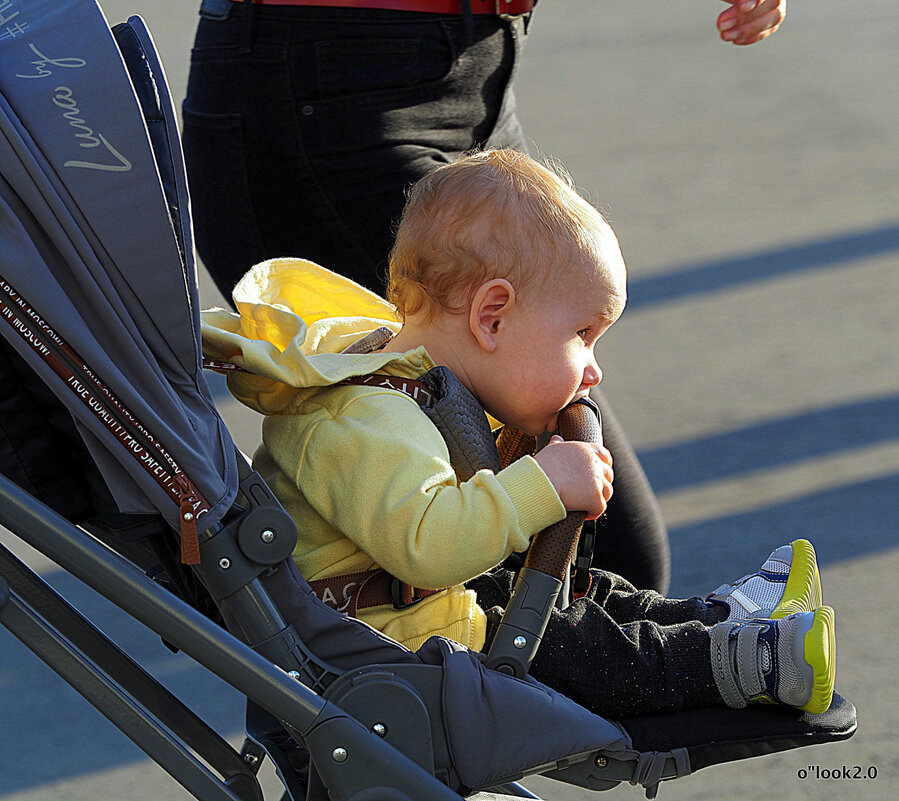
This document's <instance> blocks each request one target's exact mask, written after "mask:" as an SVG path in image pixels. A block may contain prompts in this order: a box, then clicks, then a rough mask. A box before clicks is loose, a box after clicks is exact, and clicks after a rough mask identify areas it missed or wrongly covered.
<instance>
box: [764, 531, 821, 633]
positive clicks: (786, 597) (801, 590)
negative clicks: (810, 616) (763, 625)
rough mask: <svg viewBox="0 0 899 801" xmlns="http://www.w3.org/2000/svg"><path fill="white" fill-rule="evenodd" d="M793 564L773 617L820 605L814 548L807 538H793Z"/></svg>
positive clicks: (804, 610) (772, 614)
mask: <svg viewBox="0 0 899 801" xmlns="http://www.w3.org/2000/svg"><path fill="white" fill-rule="evenodd" d="M790 545H791V546H792V547H793V564H792V566H791V568H790V576H789V578H788V579H787V586H786V587H785V588H784V594H783V598H781V600H780V603H779V604H778V605H777V606H776V607H774V611H773V612H772V613H771V617H772V618H773V619H775V620H776V619H777V618H781V617H786V616H787V615H792V614H793V613H794V612H812V611H814V610H815V609H817V608H818V607H819V606H821V603H822V599H821V576H820V574H819V573H818V560H817V558H816V556H815V549H814V547H813V546H812V544H811V543H810V542H809V541H808V540H794V541H793V542H791V543H790Z"/></svg>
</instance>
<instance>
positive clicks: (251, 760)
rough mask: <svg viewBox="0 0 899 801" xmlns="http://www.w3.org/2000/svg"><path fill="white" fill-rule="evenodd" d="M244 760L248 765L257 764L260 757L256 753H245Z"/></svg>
mask: <svg viewBox="0 0 899 801" xmlns="http://www.w3.org/2000/svg"><path fill="white" fill-rule="evenodd" d="M243 761H244V762H246V763H247V764H248V765H255V764H256V763H257V762H258V761H259V757H258V756H256V754H244V755H243Z"/></svg>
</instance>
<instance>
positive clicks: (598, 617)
mask: <svg viewBox="0 0 899 801" xmlns="http://www.w3.org/2000/svg"><path fill="white" fill-rule="evenodd" d="M710 645H711V639H710V629H709V628H707V627H706V626H704V625H703V624H702V623H699V622H687V623H680V624H677V625H672V626H662V625H659V624H658V623H654V622H650V621H646V620H643V621H638V622H632V623H626V624H624V625H619V624H618V623H616V622H615V621H614V620H613V619H612V618H611V616H610V615H609V614H608V612H607V611H606V610H605V609H603V608H602V607H601V606H599V605H598V604H596V603H594V602H593V601H592V600H590V599H588V598H581V599H580V600H577V601H575V602H574V603H573V604H571V605H570V606H569V607H568V608H566V609H564V610H562V611H558V610H553V614H552V618H551V619H550V621H549V625H548V626H547V629H546V634H545V635H544V638H543V642H542V643H541V645H540V648H539V650H538V651H537V656H536V658H535V659H534V662H533V664H532V665H531V675H532V676H533V677H534V678H536V679H538V680H539V681H542V682H543V683H545V684H547V685H549V686H550V687H552V688H553V689H555V690H558V691H559V692H561V693H563V694H564V695H567V696H568V697H569V698H572V699H573V700H575V701H577V702H578V703H579V704H582V705H583V706H586V707H587V708H588V709H590V710H591V711H593V712H595V713H597V714H600V715H605V716H608V717H612V718H617V719H620V718H626V717H630V716H634V715H641V714H648V713H650V712H663V711H664V712H674V711H677V710H681V709H687V708H691V707H699V706H710V705H713V704H720V703H721V695H720V694H719V692H718V689H717V686H716V684H715V679H714V676H713V673H712V667H711V663H710V659H709V652H710Z"/></svg>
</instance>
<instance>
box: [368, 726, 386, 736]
mask: <svg viewBox="0 0 899 801" xmlns="http://www.w3.org/2000/svg"><path fill="white" fill-rule="evenodd" d="M371 730H372V731H373V732H374V733H375V734H377V735H378V737H386V736H387V727H386V726H385V725H384V724H383V723H375V725H374V726H372V727H371Z"/></svg>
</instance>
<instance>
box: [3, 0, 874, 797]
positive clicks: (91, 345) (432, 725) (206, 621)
mask: <svg viewBox="0 0 899 801" xmlns="http://www.w3.org/2000/svg"><path fill="white" fill-rule="evenodd" d="M28 14H29V17H28V23H29V37H28V38H24V37H23V38H22V39H14V40H12V41H9V42H3V45H2V46H3V48H4V59H3V61H2V63H0V95H2V96H0V164H2V181H0V203H2V205H3V212H4V213H3V215H2V218H0V220H2V226H3V242H4V256H3V259H2V267H0V332H2V335H3V339H4V340H5V345H4V349H3V355H4V360H3V361H0V369H2V370H3V371H4V379H7V381H6V382H5V383H6V385H7V386H9V387H10V392H12V393H18V394H19V395H20V396H21V398H22V399H23V400H22V404H21V407H22V408H23V409H28V408H29V407H31V408H37V406H36V404H38V403H39V404H40V408H41V409H50V410H53V415H54V420H56V421H57V424H56V425H55V426H54V427H53V428H52V429H45V430H44V436H43V437H42V438H41V439H35V440H34V441H33V442H32V446H33V448H34V449H35V456H34V463H35V464H47V465H52V464H53V463H54V458H55V456H54V454H56V453H57V452H59V451H64V452H65V453H67V454H73V455H74V456H73V458H75V460H76V462H81V463H83V464H84V466H85V467H84V469H85V475H84V476H78V477H77V478H78V479H79V481H78V482H77V483H75V482H74V481H73V484H72V486H71V487H68V488H66V489H67V490H69V491H68V493H66V492H55V493H51V494H48V495H47V496H45V497H35V495H34V494H31V493H29V492H27V491H26V490H25V489H23V487H22V486H19V484H18V483H16V482H15V481H12V480H10V479H9V478H8V477H6V476H0V524H2V525H3V526H5V527H6V528H8V529H9V530H10V531H12V532H13V533H14V534H15V535H17V536H19V537H20V538H21V539H22V540H24V541H25V542H27V543H28V544H30V545H31V546H33V547H35V548H36V549H37V550H39V551H41V552H43V553H44V554H45V555H47V556H48V557H49V558H51V559H52V560H53V561H55V562H56V563H57V564H59V565H60V566H61V567H62V568H64V569H65V570H67V571H69V572H70V573H72V574H73V575H75V576H76V577H78V578H79V579H81V580H82V581H84V582H85V583H87V584H88V585H89V586H91V587H93V588H94V589H96V590H97V591H98V592H100V593H101V594H103V595H104V596H105V597H107V598H108V599H110V600H111V601H112V602H113V603H115V604H116V605H117V606H119V607H121V608H122V609H124V610H125V611H127V612H128V613H129V614H131V615H132V616H133V617H135V618H136V619H137V620H139V621H141V622H142V623H144V624H146V625H147V626H149V627H150V628H151V629H153V630H154V631H155V632H156V633H158V634H159V636H160V637H161V638H163V640H164V641H165V642H167V643H168V644H170V645H171V646H172V647H174V648H177V649H180V650H181V651H183V652H185V653H186V654H188V655H189V656H191V657H192V658H193V659H195V660H196V661H197V662H199V663H201V664H202V665H204V666H205V667H207V668H208V669H209V670H211V671H213V672H214V673H216V674H217V675H219V676H220V677H222V678H223V679H224V680H225V681H227V682H228V683H229V684H231V685H232V686H234V687H235V688H236V689H238V690H239V691H240V692H241V693H242V694H243V695H245V696H246V697H247V699H248V713H247V735H248V736H247V741H246V743H245V744H244V747H243V750H242V751H241V752H239V753H238V752H236V751H235V750H234V749H232V748H231V747H230V746H229V745H228V744H227V743H226V742H224V740H223V739H222V738H221V737H220V736H219V735H218V734H217V733H215V732H214V731H212V730H211V729H210V728H209V727H208V726H207V725H206V724H205V723H204V722H203V721H202V720H201V719H199V718H198V717H197V716H196V715H195V714H194V713H192V712H190V710H189V709H187V707H186V706H185V705H184V704H183V703H182V702H181V701H180V700H179V699H177V698H176V697H174V696H173V695H172V694H171V693H169V692H168V691H167V690H165V689H164V688H162V687H161V685H159V683H158V682H157V681H156V680H155V679H154V678H153V677H152V676H150V675H149V674H148V673H146V672H145V671H144V670H143V669H142V668H141V667H140V666H139V665H136V664H135V663H134V662H133V661H132V660H130V658H129V657H127V656H126V655H125V654H124V653H122V652H121V651H120V650H119V649H118V648H117V647H116V646H115V645H114V644H113V643H112V642H110V641H109V640H108V639H107V638H106V637H105V635H103V634H102V633H101V632H99V631H98V630H97V629H96V628H95V627H94V626H93V625H92V624H91V623H90V622H89V621H88V620H86V619H85V618H84V617H83V616H82V615H81V614H80V613H79V612H78V611H77V610H75V609H73V608H72V607H71V606H70V605H69V604H67V603H66V602H65V601H64V600H63V599H61V598H60V597H59V596H57V595H56V593H55V592H54V591H53V590H52V589H51V588H49V587H48V586H47V585H46V584H45V583H44V582H43V580H42V579H40V578H39V577H38V576H37V575H36V574H34V573H33V571H31V570H30V569H29V568H28V567H27V566H26V565H24V564H23V563H22V562H21V561H20V560H19V559H17V558H16V557H15V556H14V555H13V554H12V553H10V552H9V551H8V550H7V549H5V548H2V547H0V622H2V623H3V624H4V625H5V626H6V627H7V628H8V629H9V630H10V631H12V632H13V634H15V635H16V636H17V637H18V638H19V639H21V640H22V641H23V642H24V643H25V644H26V645H27V646H28V647H29V648H31V649H32V650H33V651H34V652H35V653H36V654H37V655H38V657H39V658H40V659H42V660H43V661H45V662H46V663H47V664H49V665H50V666H51V667H53V668H54V670H56V671H57V672H58V673H59V674H60V675H61V676H62V677H63V678H64V679H65V680H66V681H68V682H69V683H70V684H71V685H72V686H73V687H75V688H76V689H77V690H78V691H79V692H80V693H82V694H83V695H84V696H85V697H86V698H87V699H88V700H89V701H90V702H91V703H92V704H93V705H94V706H96V707H97V708H98V709H99V710H100V711H101V712H103V713H104V714H105V715H106V716H107V717H109V718H110V720H112V721H113V722H114V723H115V725H116V726H118V727H119V728H120V729H121V730H122V731H123V732H124V733H125V734H126V735H127V736H129V737H130V738H131V739H132V740H134V741H135V742H136V743H137V744H138V745H139V746H140V747H141V748H142V749H144V750H145V751H146V752H147V753H148V754H149V755H150V756H151V757H152V758H153V759H155V760H156V761H157V762H158V763H159V764H160V765H161V766H162V767H163V768H164V769H165V770H167V771H168V772H169V773H170V774H171V775H172V776H173V777H174V778H175V779H176V780H177V781H178V782H180V783H181V784H182V785H183V786H184V787H185V788H186V789H187V790H188V791H189V792H190V793H192V794H193V795H194V796H195V797H197V798H201V799H231V801H233V800H234V799H242V800H243V801H261V799H262V791H261V789H260V785H259V782H258V780H257V778H256V770H258V765H259V762H260V761H261V759H262V757H263V755H268V756H269V757H270V758H271V759H272V761H273V763H274V764H275V766H276V768H277V770H278V775H279V778H280V779H281V781H282V783H283V785H284V791H285V798H286V799H287V801H300V800H301V799H303V798H307V799H310V801H314V800H315V799H325V798H330V799H332V801H344V800H345V799H354V800H355V801H362V800H363V799H388V800H396V801H401V800H404V799H414V800H415V801H417V800H418V799H442V798H445V799H453V798H459V797H460V796H471V797H474V798H477V799H480V801H490V799H500V798H510V797H530V795H529V794H528V793H527V791H525V790H524V789H523V788H521V787H520V786H518V785H516V784H515V782H517V781H518V780H519V779H521V778H523V777H525V776H528V775H531V774H536V773H540V774H543V775H545V776H548V777H551V778H554V779H558V780H560V781H563V782H566V783H570V784H575V785H577V786H581V787H584V788H588V789H593V790H602V789H608V788H610V787H613V786H616V785H617V784H619V783H621V782H623V781H624V782H630V783H633V784H636V785H642V786H643V787H645V788H646V789H647V793H648V794H649V795H650V797H651V796H652V795H653V794H654V793H655V792H656V790H657V788H658V786H659V784H660V782H661V781H664V780H668V779H673V778H678V777H681V776H685V775H687V774H689V773H692V772H695V771H696V770H699V769H700V768H702V767H706V766H709V765H713V764H717V763H720V762H724V761H729V760H733V759H742V758H746V757H751V756H757V755H763V754H767V753H772V752H774V751H778V750H783V749H788V748H796V747H800V746H804V745H811V744H815V743H827V742H836V741H839V740H842V739H845V738H847V737H850V736H851V735H852V734H853V733H854V731H855V726H856V715H855V709H854V707H853V706H852V704H851V703H850V702H849V701H847V700H846V699H843V698H842V697H840V696H839V695H835V696H834V701H833V704H832V705H831V708H830V709H829V710H828V711H827V712H826V713H825V714H823V715H815V716H812V715H805V714H803V713H801V712H798V711H796V710H790V709H781V708H774V707H770V708H767V707H754V708H751V709H747V710H739V711H736V710H729V709H724V708H721V709H718V708H716V709H703V710H693V711H690V712H685V713H677V714H673V715H651V716H643V717H639V718H634V719H631V720H623V721H610V720H606V719H604V718H601V717H598V716H596V715H593V714H591V713H590V712H588V711H587V710H585V709H583V708H582V707H580V706H578V705H577V704H575V703H574V702H572V701H570V700H569V699H567V698H565V697H564V696H562V695H560V694H559V693H556V692H554V691H552V690H551V689H549V688H547V687H545V686H543V685H541V684H539V683H538V682H536V681H534V680H533V679H530V678H528V677H526V676H523V677H519V678H516V677H514V676H510V675H508V674H507V673H505V672H503V671H501V670H496V669H493V668H492V667H488V665H487V664H486V662H487V660H486V658H485V657H484V656H483V655H481V654H475V653H472V652H470V651H468V650H467V649H465V648H463V647H461V646H459V645H457V644H455V643H452V642H451V641H449V640H444V639H441V638H432V640H429V641H428V642H427V643H426V644H425V645H424V646H423V647H422V648H421V649H419V650H418V651H416V652H412V651H409V650H407V649H406V648H403V647H402V646H400V645H399V644H398V643H396V642H394V641H392V640H390V639H388V638H387V637H385V636H384V635H382V634H380V633H379V632H377V631H375V630H374V629H371V628H370V627H368V626H366V625H365V624H364V623H361V622H359V621H357V620H354V619H350V618H347V617H345V616H343V615H341V614H340V613H338V612H336V611H335V610H333V609H331V608H330V607H328V606H326V605H325V604H323V603H321V602H320V601H319V600H318V599H317V598H316V597H315V595H314V594H313V593H312V591H311V589H310V588H309V585H308V584H307V583H306V582H305V581H304V580H303V578H302V577H301V576H300V575H299V573H298V571H297V570H296V567H295V566H294V564H293V561H292V559H291V558H290V554H291V551H292V548H293V544H294V541H295V537H296V530H295V528H294V526H293V522H292V521H291V520H290V518H289V517H288V516H287V515H286V514H285V513H284V511H283V510H282V509H281V508H280V506H279V505H278V503H277V501H276V500H275V499H274V497H273V496H272V494H271V492H270V490H269V489H268V488H267V487H266V486H265V484H264V482H262V480H261V479H260V478H259V476H258V475H256V474H255V473H254V472H253V471H252V470H251V469H250V468H249V467H248V466H247V465H246V463H245V462H244V460H243V459H242V457H240V456H239V455H238V454H237V453H236V451H235V448H234V446H233V443H232V441H231V438H230V435H229V434H228V432H227V430H226V428H225V425H224V423H223V422H222V421H221V419H220V417H219V416H218V413H217V412H216V410H215V406H214V403H213V400H212V397H211V394H210V391H209V388H208V386H207V385H206V381H205V379H204V376H203V372H202V369H201V355H202V354H201V348H200V343H199V333H198V332H199V317H198V309H197V289H196V276H195V269H196V267H195V261H194V255H193V243H192V235H191V226H190V219H189V199H188V192H187V184H186V178H185V175H184V166H183V161H182V158H181V151H180V143H179V138H178V133H177V126H176V122H175V114H174V109H173V108H172V105H171V97H170V94H169V92H168V88H167V86H166V84H165V78H164V73H163V70H162V66H161V64H160V63H159V60H158V57H157V55H156V51H155V48H154V47H153V44H152V40H151V38H150V35H149V32H148V31H147V29H146V28H145V26H144V25H143V23H142V21H141V20H140V19H139V18H137V17H132V18H131V19H130V20H128V22H127V23H124V24H122V25H119V26H116V27H115V28H114V29H113V30H110V28H109V26H108V24H107V23H106V20H105V19H104V17H103V15H102V12H101V11H100V9H99V7H98V6H97V5H96V2H95V0H31V2H30V3H29V4H28ZM76 45H77V46H76ZM34 48H37V51H38V52H41V53H68V52H77V53H79V54H82V55H80V56H79V58H78V60H79V61H83V62H84V63H83V64H81V65H80V66H76V67H75V68H74V69H70V70H69V71H68V72H67V73H66V76H65V78H66V81H67V84H66V85H65V86H64V87H62V88H63V89H64V90H65V91H62V92H60V86H61V84H60V83H58V82H57V81H56V80H54V79H53V77H52V75H48V76H43V75H42V74H37V75H36V76H35V77H32V78H30V79H27V80H26V79H23V77H22V76H23V75H31V74H32V73H34V71H35V64H34V62H35V55H34V54H35V49H34ZM39 60H40V59H38V61H39ZM41 69H44V70H46V69H48V66H47V64H44V66H43V68H41ZM29 71H30V72H29ZM44 77H47V78H49V80H47V81H44V80H43V78H44ZM54 97H55V98H56V100H57V101H58V102H55V103H54V102H53V98H54ZM48 98H49V102H48ZM87 109H90V115H88V113H87ZM123 209H124V210H125V212H124V213H123V211H122V210H123ZM24 375H31V376H32V377H33V378H36V380H31V381H25V380H20V377H21V376H24ZM0 469H2V471H3V472H4V473H7V474H9V475H18V474H17V473H16V464H14V463H11V464H6V463H4V464H2V465H0ZM85 477H86V480H82V479H85ZM59 479H60V477H59V476H55V477H54V481H57V480H59ZM20 483H21V482H20ZM30 488H31V489H34V490H35V492H36V493H37V494H38V495H41V492H40V488H41V483H40V482H36V483H35V484H34V486H32V487H30ZM61 498H62V499H64V500H65V501H66V502H65V503H63V502H61V500H60V499H61ZM43 501H49V503H51V504H53V506H55V507H56V509H54V508H51V507H50V506H48V505H47V504H46V503H44V502H43ZM69 501H72V502H69ZM60 512H63V513H64V514H60ZM64 515H67V516H64ZM76 523H77V524H78V525H76ZM486 745H489V746H490V747H485V746H486Z"/></svg>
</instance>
